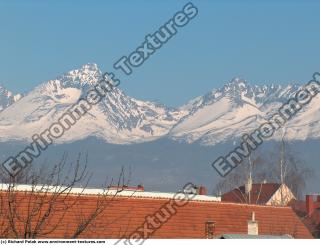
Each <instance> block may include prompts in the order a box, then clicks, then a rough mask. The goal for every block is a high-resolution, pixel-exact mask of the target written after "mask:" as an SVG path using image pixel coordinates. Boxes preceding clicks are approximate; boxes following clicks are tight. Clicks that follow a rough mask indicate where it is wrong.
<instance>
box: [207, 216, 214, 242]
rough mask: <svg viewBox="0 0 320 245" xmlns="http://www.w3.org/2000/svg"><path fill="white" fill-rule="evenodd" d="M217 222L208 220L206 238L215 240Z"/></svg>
mask: <svg viewBox="0 0 320 245" xmlns="http://www.w3.org/2000/svg"><path fill="white" fill-rule="evenodd" d="M215 225H216V224H215V222H214V221H211V220H208V221H207V222H206V238H207V239H213V238H214V232H215Z"/></svg>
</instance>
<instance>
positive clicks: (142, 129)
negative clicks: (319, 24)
mask: <svg viewBox="0 0 320 245" xmlns="http://www.w3.org/2000/svg"><path fill="white" fill-rule="evenodd" d="M100 77H101V71H100V70H99V69H98V67H97V65H95V64H87V65H84V66H83V67H81V68H80V69H76V70H73V71H70V72H68V73H66V74H64V75H62V76H59V77H57V78H56V79H55V80H50V81H48V82H45V83H43V84H40V85H39V86H37V87H36V88H34V89H33V90H31V91H30V92H28V93H26V94H24V95H21V94H18V95H13V93H11V92H9V91H8V90H6V89H5V88H3V87H1V86H0V141H1V142H6V141H11V140H19V141H25V140H27V141H30V140H31V136H32V135H33V134H35V133H40V132H42V131H43V130H45V129H47V128H48V127H49V126H50V124H51V123H53V122H55V121H57V120H58V119H59V117H60V116H61V115H62V114H63V113H64V112H65V111H66V110H67V109H68V108H70V107H71V106H72V105H73V104H74V103H76V102H77V101H78V100H79V98H81V97H82V96H83V95H84V94H85V93H86V91H88V90H89V89H90V88H92V86H93V85H94V84H95V83H97V82H98V80H99V78H100ZM299 87H300V86H299V85H298V84H292V85H287V86H281V85H272V84H271V85H264V86H258V85H250V84H249V83H247V82H246V81H244V80H242V79H239V78H235V79H233V80H232V81H231V82H229V83H227V84H226V85H225V86H223V87H222V88H219V89H215V90H213V91H211V92H209V93H207V94H206V95H204V96H200V97H197V98H195V99H193V100H191V101H189V102H188V103H187V104H185V105H183V106H181V107H179V108H169V107H167V106H165V105H161V104H159V103H155V102H150V101H141V100H137V99H134V98H131V97H129V96H127V95H126V94H125V93H124V92H123V91H121V89H119V88H115V90H114V91H113V92H111V93H109V94H108V95H107V97H106V98H105V99H104V100H103V101H102V102H101V103H99V104H98V105H97V106H95V107H93V109H92V110H90V112H89V113H88V114H87V115H86V116H84V117H83V118H82V119H81V120H80V121H79V122H77V124H76V125H75V126H73V127H72V129H70V130H69V131H67V132H66V133H65V134H64V136H63V137H62V138H60V139H59V140H58V141H57V143H66V142H74V141H77V140H82V139H85V138H87V137H91V136H95V137H97V138H99V139H103V140H104V141H105V142H107V143H111V144H133V143H142V142H149V141H154V140H157V139H162V138H165V139H170V140H174V141H179V142H186V143H199V144H200V145H211V146H212V145H215V144H217V143H219V142H224V141H229V140H236V139H237V138H239V137H241V135H242V134H244V133H249V132H250V131H252V130H253V129H255V128H257V127H258V126H259V125H260V124H262V123H263V122H264V121H266V119H268V118H269V117H270V115H271V113H273V112H275V111H276V109H277V108H279V107H280V106H281V104H282V103H284V102H285V101H287V100H288V99H289V98H290V97H292V96H293V94H294V92H295V91H297V90H298V89H299ZM319 103H320V98H319V97H316V98H314V99H313V101H312V102H311V103H310V104H309V105H308V106H307V107H306V108H304V109H303V110H302V111H301V112H299V114H298V115H297V116H296V117H295V118H294V119H292V120H291V121H289V122H288V124H287V127H286V131H287V139H289V140H305V139H317V138H320V127H319V126H318V122H319V120H320V111H319V110H318V107H319ZM275 138H277V135H276V136H275Z"/></svg>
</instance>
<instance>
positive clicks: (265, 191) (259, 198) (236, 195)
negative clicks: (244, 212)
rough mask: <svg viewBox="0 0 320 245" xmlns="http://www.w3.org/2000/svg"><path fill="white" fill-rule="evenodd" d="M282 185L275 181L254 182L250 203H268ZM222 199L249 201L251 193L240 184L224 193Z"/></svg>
mask: <svg viewBox="0 0 320 245" xmlns="http://www.w3.org/2000/svg"><path fill="white" fill-rule="evenodd" d="M280 186H281V185H280V184H274V183H266V184H252V190H251V191H250V200H251V201H250V203H254V204H266V203H267V202H268V201H269V200H270V198H271V197H272V196H273V194H274V193H275V192H276V191H277V190H278V189H279V188H280ZM221 200H222V201H223V202H235V203H248V202H249V195H248V194H246V193H245V187H244V186H240V187H239V188H236V189H234V190H232V191H229V192H227V193H225V194H223V195H222V197H221Z"/></svg>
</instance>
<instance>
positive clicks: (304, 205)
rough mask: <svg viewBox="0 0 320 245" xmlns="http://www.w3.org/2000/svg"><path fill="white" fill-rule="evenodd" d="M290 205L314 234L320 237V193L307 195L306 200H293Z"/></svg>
mask: <svg viewBox="0 0 320 245" xmlns="http://www.w3.org/2000/svg"><path fill="white" fill-rule="evenodd" d="M290 205H291V206H292V208H293V210H294V211H295V212H296V214H297V215H298V216H299V217H300V219H301V220H302V222H303V223H304V224H305V225H306V226H307V227H308V229H309V230H310V232H311V233H312V234H313V236H314V237H317V238H320V195H319V194H314V195H306V200H305V201H298V200H293V201H292V202H291V203H290Z"/></svg>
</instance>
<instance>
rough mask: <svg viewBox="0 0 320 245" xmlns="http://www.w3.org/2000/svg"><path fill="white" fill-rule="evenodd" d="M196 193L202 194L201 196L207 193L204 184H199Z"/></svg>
mask: <svg viewBox="0 0 320 245" xmlns="http://www.w3.org/2000/svg"><path fill="white" fill-rule="evenodd" d="M198 194H199V195H203V196H206V195H208V191H207V188H206V187H204V186H200V187H199V191H198Z"/></svg>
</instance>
